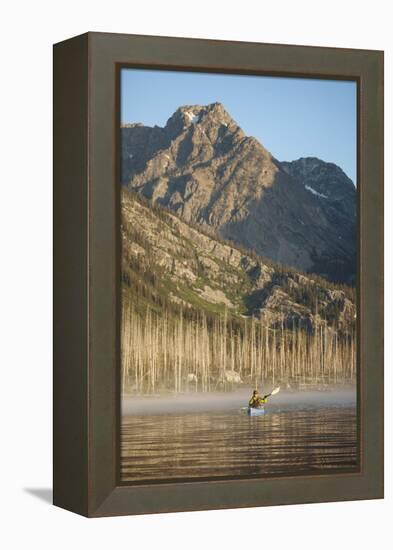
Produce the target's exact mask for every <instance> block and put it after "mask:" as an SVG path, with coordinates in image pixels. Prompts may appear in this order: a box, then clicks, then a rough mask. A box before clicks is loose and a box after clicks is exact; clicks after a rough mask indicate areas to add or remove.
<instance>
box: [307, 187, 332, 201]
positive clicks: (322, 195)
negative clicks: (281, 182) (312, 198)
mask: <svg viewBox="0 0 393 550" xmlns="http://www.w3.org/2000/svg"><path fill="white" fill-rule="evenodd" d="M304 187H305V188H306V189H307V191H310V193H312V194H313V195H316V196H317V197H321V199H328V198H329V197H328V196H327V195H324V194H323V193H318V191H315V189H313V188H312V187H310V186H309V185H305V186H304Z"/></svg>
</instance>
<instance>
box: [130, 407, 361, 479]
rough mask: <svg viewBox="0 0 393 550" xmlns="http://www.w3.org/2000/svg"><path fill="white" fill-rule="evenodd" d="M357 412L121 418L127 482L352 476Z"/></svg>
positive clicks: (346, 409) (332, 410) (326, 410)
mask: <svg viewBox="0 0 393 550" xmlns="http://www.w3.org/2000/svg"><path fill="white" fill-rule="evenodd" d="M356 466H357V430H356V409H355V407H330V408H329V407H326V408H319V409H315V408H314V409H308V410H307V409H306V410H295V411H294V410H292V411H285V410H284V411H283V410H281V411H279V410H275V411H274V410H273V411H271V412H269V414H267V415H265V416H263V417H248V416H245V415H241V414H239V413H238V412H237V411H231V412H225V413H221V412H216V413H202V414H201V413H198V414H182V415H177V414H168V415H162V416H157V415H155V416H147V415H143V416H140V415H138V416H137V415H135V416H128V417H125V418H123V421H122V442H121V478H122V481H124V482H132V481H147V480H149V481H151V480H164V479H168V480H174V479H188V478H190V479H194V478H211V477H239V476H246V477H250V476H273V475H288V474H291V475H296V474H299V475H300V474H303V475H304V474H305V473H313V472H319V471H326V472H327V471H334V470H336V469H340V470H341V469H347V468H356Z"/></svg>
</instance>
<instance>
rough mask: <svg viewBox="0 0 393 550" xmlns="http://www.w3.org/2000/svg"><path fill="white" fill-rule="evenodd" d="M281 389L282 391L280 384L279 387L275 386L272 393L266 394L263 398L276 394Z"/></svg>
mask: <svg viewBox="0 0 393 550" xmlns="http://www.w3.org/2000/svg"><path fill="white" fill-rule="evenodd" d="M279 391H280V386H278V388H274V390H272V391H271V392H270V393H268V394H266V395H264V396H263V398H262V399H266V398H267V397H270V396H271V395H276V393H278V392H279Z"/></svg>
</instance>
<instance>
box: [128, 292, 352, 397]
mask: <svg viewBox="0 0 393 550" xmlns="http://www.w3.org/2000/svg"><path fill="white" fill-rule="evenodd" d="M121 357H122V391H123V392H124V393H134V392H135V393H140V394H144V393H155V392H160V391H174V392H184V391H200V392H209V391H218V390H229V389H233V388H234V387H235V386H236V385H237V384H241V383H245V384H252V385H253V386H258V385H262V386H263V385H264V384H266V383H269V384H270V383H271V384H272V385H276V384H284V385H287V386H290V387H294V388H296V387H297V388H298V387H302V386H310V387H315V386H321V385H329V384H343V383H350V382H354V381H355V379H356V335H355V330H353V332H352V333H351V334H342V333H340V332H339V331H337V330H335V329H334V327H329V326H325V325H323V324H322V325H321V326H320V327H317V328H316V329H315V330H314V331H313V332H312V333H311V332H307V331H305V330H303V329H302V328H300V327H298V326H296V324H295V322H294V323H293V326H292V329H291V330H289V329H288V327H286V328H284V326H281V328H278V329H277V328H276V329H272V328H269V327H266V326H264V325H263V323H262V322H260V321H259V320H257V319H255V318H244V319H242V320H240V321H239V320H238V319H237V320H236V321H235V320H234V319H233V318H231V317H230V316H228V314H227V313H225V314H223V315H222V316H217V317H215V318H211V317H207V316H206V314H205V313H204V312H197V311H196V312H193V314H191V315H190V314H189V313H188V312H186V311H183V310H182V309H181V308H180V309H179V311H178V312H177V313H176V314H175V315H174V314H173V311H171V312H168V311H167V310H165V309H164V311H163V312H161V313H157V312H155V311H154V310H153V309H151V308H149V307H148V306H147V307H146V309H145V311H144V312H143V314H142V313H141V311H140V310H139V311H138V310H136V308H135V306H134V305H133V304H132V302H128V301H123V307H122V323H121Z"/></svg>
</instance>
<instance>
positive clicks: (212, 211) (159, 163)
mask: <svg viewBox="0 0 393 550" xmlns="http://www.w3.org/2000/svg"><path fill="white" fill-rule="evenodd" d="M122 183H123V184H124V185H125V186H127V187H128V188H129V189H130V190H132V191H135V192H137V193H140V194H141V195H143V196H144V197H146V198H147V199H149V200H150V201H151V202H152V203H153V204H159V205H163V206H166V207H168V208H170V209H171V210H173V211H174V212H176V213H177V214H178V215H179V216H181V218H182V219H183V220H185V221H186V222H191V223H193V224H198V225H199V226H201V227H204V228H207V229H208V230H209V231H210V232H213V234H215V235H216V236H219V237H221V238H224V239H227V240H231V241H233V242H234V243H237V244H238V245H242V246H244V247H245V248H247V249H251V250H254V251H255V252H256V253H257V254H259V255H262V256H266V257H267V258H270V259H272V260H273V261H275V262H280V263H282V264H285V265H289V266H293V267H295V268H297V269H300V270H302V271H306V272H316V273H318V274H320V275H321V276H323V277H326V278H328V279H330V280H331V281H339V282H347V283H350V284H352V283H353V282H354V275H355V265H356V253H355V251H356V240H355V235H356V231H355V220H356V216H355V209H356V191H355V188H354V186H353V184H352V182H350V180H349V179H348V178H346V176H345V174H344V173H343V172H342V171H341V170H340V169H339V168H338V167H336V166H335V165H330V164H327V163H322V161H318V159H300V160H299V161H295V162H294V163H280V162H278V161H277V160H276V159H275V158H274V157H273V156H272V155H271V154H270V153H269V151H267V150H266V149H265V148H264V147H263V146H262V145H261V144H260V143H259V142H258V141H257V140H256V139H255V138H253V137H247V136H246V135H245V134H244V132H243V131H242V129H241V128H240V127H239V126H238V125H237V123H236V122H235V121H234V120H233V119H232V118H231V117H230V115H229V114H228V113H227V112H226V110H225V109H224V107H223V106H222V105H221V104H220V103H214V104H211V105H207V106H200V105H193V106H184V107H181V108H179V109H178V110H177V111H176V112H175V113H174V114H173V115H172V117H171V118H170V119H169V120H168V122H167V124H166V126H165V127H164V128H160V127H157V126H155V127H153V128H150V127H144V126H142V125H140V124H131V125H126V126H124V127H123V128H122Z"/></svg>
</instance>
